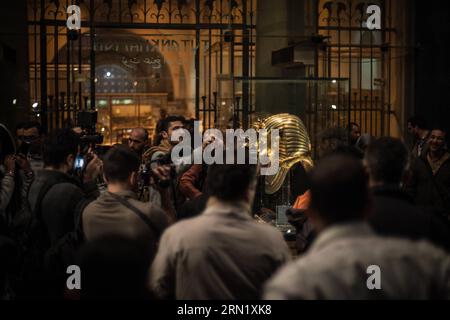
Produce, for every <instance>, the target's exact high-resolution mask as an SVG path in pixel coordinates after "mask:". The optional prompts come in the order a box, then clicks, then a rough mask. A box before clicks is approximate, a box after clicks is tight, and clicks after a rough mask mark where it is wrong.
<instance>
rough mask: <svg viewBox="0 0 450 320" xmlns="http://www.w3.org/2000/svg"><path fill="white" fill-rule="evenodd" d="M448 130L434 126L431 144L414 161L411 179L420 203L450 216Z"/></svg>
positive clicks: (414, 195) (413, 194)
mask: <svg viewBox="0 0 450 320" xmlns="http://www.w3.org/2000/svg"><path fill="white" fill-rule="evenodd" d="M447 138H448V133H447V131H446V130H445V129H443V128H439V127H435V128H434V129H433V130H431V133H430V138H429V140H428V147H427V149H426V150H424V151H425V152H424V153H423V154H422V155H421V157H420V158H418V159H416V160H415V161H414V163H413V165H412V177H411V181H410V183H409V190H410V192H411V195H412V196H413V197H414V199H415V200H416V204H417V205H422V206H429V207H433V208H435V209H436V210H438V211H439V212H440V213H442V214H443V215H444V216H447V217H448V216H450V153H449V152H448V148H447Z"/></svg>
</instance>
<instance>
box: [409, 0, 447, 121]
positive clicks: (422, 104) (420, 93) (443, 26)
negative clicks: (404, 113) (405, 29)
mask: <svg viewBox="0 0 450 320" xmlns="http://www.w3.org/2000/svg"><path fill="white" fill-rule="evenodd" d="M415 7H416V10H415V23H414V24H415V43H416V45H417V48H416V50H415V81H414V82H415V92H414V96H415V105H414V108H412V109H415V110H413V111H412V113H414V111H415V113H416V114H418V115H421V116H423V117H425V118H426V119H427V121H428V122H429V124H430V125H433V124H436V123H441V125H445V126H446V127H447V128H448V129H450V1H443V0H432V1H424V0H415Z"/></svg>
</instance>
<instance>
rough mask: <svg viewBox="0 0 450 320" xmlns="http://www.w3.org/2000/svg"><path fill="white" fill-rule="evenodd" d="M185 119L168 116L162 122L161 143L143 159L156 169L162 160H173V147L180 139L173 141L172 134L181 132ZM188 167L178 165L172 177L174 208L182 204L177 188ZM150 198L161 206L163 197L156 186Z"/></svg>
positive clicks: (171, 187)
mask: <svg viewBox="0 0 450 320" xmlns="http://www.w3.org/2000/svg"><path fill="white" fill-rule="evenodd" d="M184 121H185V119H184V118H183V117H181V116H168V117H166V118H165V119H164V120H163V121H162V124H161V132H160V137H161V142H160V144H159V145H157V146H154V147H152V148H150V149H149V150H148V151H147V152H145V154H144V155H143V159H144V161H145V162H147V164H148V165H149V166H150V167H151V168H152V169H156V167H158V166H159V164H160V162H164V163H165V164H167V163H168V162H171V160H170V156H171V152H172V148H173V147H174V146H175V145H176V144H177V143H178V142H179V141H172V136H173V134H174V133H176V132H179V130H183V128H184ZM186 169H188V167H187V166H185V165H178V166H176V167H175V174H173V175H172V177H171V179H170V186H169V194H170V199H171V203H172V205H173V207H174V208H177V207H178V206H179V205H180V204H181V202H182V201H181V197H180V194H179V192H178V190H177V185H178V178H179V177H180V176H181V174H182V173H183V172H184V171H185V170H186ZM149 199H150V202H152V203H153V204H155V205H157V206H160V205H161V198H160V194H159V191H158V190H156V189H155V188H150V190H149Z"/></svg>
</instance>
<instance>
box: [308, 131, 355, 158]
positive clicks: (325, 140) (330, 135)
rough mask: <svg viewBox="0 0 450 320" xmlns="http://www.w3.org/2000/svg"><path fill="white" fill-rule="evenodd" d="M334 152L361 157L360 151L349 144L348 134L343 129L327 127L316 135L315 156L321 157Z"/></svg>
mask: <svg viewBox="0 0 450 320" xmlns="http://www.w3.org/2000/svg"><path fill="white" fill-rule="evenodd" d="M336 153H339V154H347V155H350V156H355V157H357V158H361V153H360V151H358V149H356V147H355V146H354V145H351V144H350V140H349V134H348V132H347V131H346V130H345V129H343V128H337V127H334V128H327V129H325V130H323V131H322V132H320V133H319V134H318V135H317V158H319V159H322V158H325V157H327V156H329V155H331V154H336Z"/></svg>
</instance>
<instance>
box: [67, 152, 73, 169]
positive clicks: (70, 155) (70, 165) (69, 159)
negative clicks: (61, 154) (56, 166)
mask: <svg viewBox="0 0 450 320" xmlns="http://www.w3.org/2000/svg"><path fill="white" fill-rule="evenodd" d="M74 163H75V155H73V154H69V155H68V156H67V158H66V164H67V166H68V167H69V168H73V165H74Z"/></svg>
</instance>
